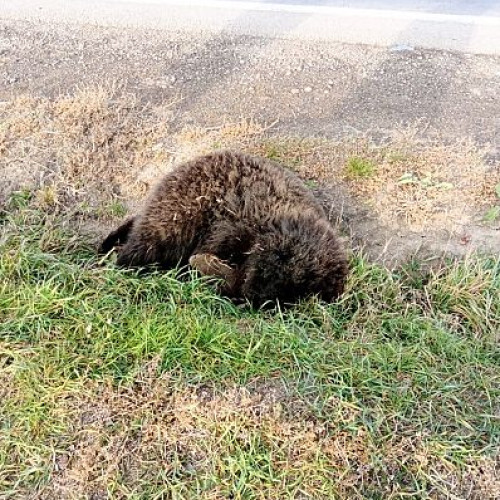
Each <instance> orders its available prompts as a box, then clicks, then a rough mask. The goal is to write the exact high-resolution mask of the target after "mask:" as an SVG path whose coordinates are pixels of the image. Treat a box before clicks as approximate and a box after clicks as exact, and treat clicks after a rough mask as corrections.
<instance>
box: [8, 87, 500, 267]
mask: <svg viewBox="0 0 500 500" xmlns="http://www.w3.org/2000/svg"><path fill="white" fill-rule="evenodd" d="M171 105H172V103H165V104H164V105H157V106H149V105H143V104H139V103H138V101H137V99H136V98H135V96H134V95H131V94H128V93H125V92H124V91H123V89H122V88H119V87H116V86H115V87H106V88H103V87H92V88H82V89H80V90H79V91H77V92H76V93H74V94H71V95H62V96H60V97H59V98H56V99H48V98H36V99H35V98H33V97H31V96H29V95H25V96H19V97H17V98H15V99H14V100H11V101H6V102H4V103H2V104H1V106H0V172H1V173H2V175H1V180H0V188H1V191H0V192H1V198H2V199H1V200H0V201H2V203H3V204H5V202H6V199H7V198H8V197H9V194H10V193H12V192H13V191H15V190H19V189H23V188H24V189H28V190H30V191H32V192H34V193H35V195H36V198H37V200H38V202H39V203H40V205H41V206H43V207H44V208H45V209H46V210H56V211H59V212H62V213H65V214H68V213H74V214H76V215H78V217H79V220H80V222H81V223H82V226H85V225H86V227H87V229H88V230H89V231H90V233H92V232H93V233H100V232H101V231H103V228H102V226H103V224H106V223H108V224H109V223H110V219H113V218H116V217H117V216H120V217H121V216H123V215H124V213H125V212H126V207H127V206H128V207H129V209H133V207H134V206H136V205H137V203H139V202H140V200H141V199H142V197H143V196H144V195H145V194H146V192H147V191H148V189H149V188H150V187H151V185H152V184H153V183H154V182H155V181H156V179H157V178H158V177H159V176H161V175H162V174H163V173H164V172H166V171H167V170H168V169H169V168H171V167H172V165H173V164H175V163H176V162H179V161H183V160H185V159H187V158H190V157H192V156H194V155H196V154H200V153H203V152H208V151H212V150H213V149H218V148H225V147H230V148H237V149H241V150H244V151H247V152H250V153H254V154H260V155H264V156H266V157H268V158H271V159H274V160H277V161H281V162H283V163H285V164H286V165H288V166H289V167H291V168H293V169H295V170H296V171H297V172H298V173H299V175H301V176H302V177H303V178H304V179H306V180H307V181H308V182H309V183H310V185H311V188H312V189H314V190H315V191H316V193H317V194H318V196H319V197H320V198H321V199H322V201H323V202H324V205H325V208H326V209H327V211H328V212H329V214H330V217H331V219H332V220H333V221H334V222H335V223H337V224H339V225H340V226H341V227H342V229H343V231H344V233H345V235H346V236H347V237H349V238H350V240H351V245H352V246H353V247H355V248H362V249H363V250H364V251H365V253H366V254H367V255H368V256H369V257H371V258H372V259H374V260H377V261H381V262H384V263H385V264H387V265H390V264H392V263H395V262H399V261H401V260H405V259H407V258H408V257H409V256H410V255H414V254H417V253H420V254H421V255H423V256H426V257H436V256H438V255H441V254H442V253H443V252H449V253H452V254H455V255H465V254H467V253H469V252H471V251H474V250H480V251H487V252H498V251H500V232H499V229H500V216H499V217H493V218H491V220H490V221H485V220H484V217H485V214H487V213H488V210H491V209H495V207H497V206H498V205H500V199H499V198H498V195H497V194H496V187H497V185H498V184H499V183H500V169H499V166H498V165H486V163H485V162H484V161H483V160H482V152H481V151H479V150H477V149H475V148H474V147H473V146H472V145H471V144H469V143H467V142H460V143H454V144H451V145H450V144H448V145H444V144H442V143H429V142H426V143H422V142H419V141H418V140H417V139H416V138H415V137H416V134H415V133H412V131H411V130H406V131H405V132H404V133H401V134H398V136H397V137H393V138H391V139H388V140H387V141H386V142H385V143H384V144H382V145H380V144H377V145H376V144H375V143H374V142H372V141H371V140H370V138H368V137H365V136H352V137H350V138H348V139H346V140H343V141H327V140H318V139H308V138H296V137H282V136H277V135H274V133H273V125H274V124H273V123H270V124H261V123H257V122H255V121H253V120H241V121H239V122H235V123H223V124H222V125H221V126H219V127H212V128H202V127H196V126H189V127H184V128H183V129H182V130H181V131H180V132H175V133H170V132H169V130H170V128H171V127H170V126H171V121H172V116H171V113H170V111H169V110H170V107H171ZM96 219H98V222H95V221H96ZM92 221H94V222H92Z"/></svg>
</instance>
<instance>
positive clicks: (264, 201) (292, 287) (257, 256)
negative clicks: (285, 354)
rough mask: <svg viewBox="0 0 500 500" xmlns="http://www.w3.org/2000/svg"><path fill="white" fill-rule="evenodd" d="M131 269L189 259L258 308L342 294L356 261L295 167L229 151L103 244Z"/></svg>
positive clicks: (192, 166) (198, 163)
mask: <svg viewBox="0 0 500 500" xmlns="http://www.w3.org/2000/svg"><path fill="white" fill-rule="evenodd" d="M116 245H121V246H120V247H119V249H118V257H117V263H118V265H119V266H124V267H148V266H150V265H155V266H158V267H160V268H162V269H171V268H175V267H176V266H184V265H187V264H188V263H189V264H190V265H191V266H192V267H194V268H195V269H197V270H198V271H199V272H200V273H201V274H203V275H209V276H212V277H215V278H219V279H220V280H221V288H220V291H221V292H222V293H223V294H224V295H226V296H228V297H230V298H233V299H242V298H243V299H246V300H248V301H250V302H251V303H252V304H253V305H255V306H262V305H263V304H264V303H266V302H268V301H271V302H275V301H278V302H279V303H282V304H289V303H294V302H296V301H297V300H299V299H301V298H303V297H307V296H310V295H318V296H319V297H320V298H321V299H323V300H325V301H333V300H335V299H336V298H338V297H339V296H340V294H341V293H342V292H343V289H344V285H345V281H346V277H347V273H348V265H347V258H346V255H345V253H344V251H343V249H342V247H341V245H340V242H339V239H338V237H337V235H336V233H335V231H334V229H333V227H332V225H331V224H330V222H329V221H328V219H327V217H326V215H325V212H324V210H323V208H322V206H321V204H320V203H319V202H318V201H317V199H316V198H315V197H314V195H313V194H312V192H311V191H310V190H309V188H308V187H307V186H306V185H305V184H304V183H303V182H302V181H301V180H300V179H299V178H298V177H297V176H296V175H295V174H293V173H292V172H291V171H289V170H287V169H285V168H284V167H282V166H281V165H279V164H277V163H275V162H272V161H270V160H267V159H264V158H259V157H252V156H248V155H245V154H242V153H237V152H231V151H220V152H214V153H211V154H207V155H205V156H200V157H197V158H195V159H193V160H191V161H188V162H186V163H183V164H181V165H179V166H177V167H176V168H175V169H174V170H173V171H172V172H170V173H168V174H167V175H166V176H165V177H164V178H163V179H162V180H161V181H160V182H159V184H158V185H157V186H156V188H155V189H154V190H153V191H152V193H151V195H150V197H149V200H148V201H147V203H146V204H145V206H144V208H143V210H142V211H141V213H140V214H139V215H136V216H135V217H132V218H131V219H128V220H127V221H125V222H124V223H123V224H122V225H121V226H120V227H119V228H118V229H117V230H115V231H113V232H112V233H111V234H110V235H109V236H108V237H107V238H106V239H105V240H104V241H103V243H102V244H101V246H100V252H101V253H107V252H109V251H110V250H111V249H112V248H113V247H114V246H116Z"/></svg>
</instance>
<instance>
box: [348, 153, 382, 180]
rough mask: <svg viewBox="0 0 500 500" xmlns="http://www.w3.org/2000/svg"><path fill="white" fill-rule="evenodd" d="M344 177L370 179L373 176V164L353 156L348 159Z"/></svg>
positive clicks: (374, 167) (374, 168)
mask: <svg viewBox="0 0 500 500" xmlns="http://www.w3.org/2000/svg"><path fill="white" fill-rule="evenodd" d="M345 170H346V175H347V176H348V177H350V178H353V179H356V178H358V177H371V176H372V175H374V174H375V170H376V166H375V164H374V163H373V162H372V161H370V160H367V159H364V158H359V157H357V156H354V157H352V158H349V160H348V161H347V165H346V167H345Z"/></svg>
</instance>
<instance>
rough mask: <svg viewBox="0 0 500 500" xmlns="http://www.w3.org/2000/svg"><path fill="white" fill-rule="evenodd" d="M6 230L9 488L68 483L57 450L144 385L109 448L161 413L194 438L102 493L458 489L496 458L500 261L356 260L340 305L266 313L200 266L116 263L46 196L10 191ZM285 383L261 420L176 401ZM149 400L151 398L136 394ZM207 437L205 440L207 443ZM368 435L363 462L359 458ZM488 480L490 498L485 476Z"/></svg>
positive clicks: (108, 427)
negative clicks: (87, 413)
mask: <svg viewBox="0 0 500 500" xmlns="http://www.w3.org/2000/svg"><path fill="white" fill-rule="evenodd" d="M0 223H1V224H2V225H1V226H0V229H1V231H2V236H1V239H0V241H1V247H0V384H1V385H2V388H0V491H4V492H6V498H10V497H13V498H14V497H16V496H17V497H23V495H27V492H30V493H31V494H33V493H34V492H36V491H40V492H42V493H43V491H45V490H46V489H47V488H48V490H47V491H54V490H51V489H50V488H52V487H53V483H54V480H55V479H54V478H56V477H57V471H55V469H54V460H55V459H54V457H66V456H69V455H71V453H70V452H69V451H68V450H70V449H71V447H72V446H73V447H75V446H77V447H78V446H79V445H80V444H81V443H80V439H82V435H85V436H87V434H85V433H86V432H88V431H89V430H88V428H87V427H85V426H84V427H83V429H84V431H85V432H83V431H82V426H83V424H82V423H81V419H82V415H81V412H82V409H81V408H83V407H84V406H85V405H84V402H87V403H88V401H89V400H90V401H95V402H96V404H98V403H99V404H101V399H102V398H103V396H102V394H103V393H106V391H107V390H109V391H111V392H110V393H109V394H113V395H114V396H113V397H114V398H115V399H113V401H115V402H114V403H113V404H112V403H109V404H108V403H106V404H108V405H109V408H111V409H113V408H114V407H115V406H114V405H118V406H120V405H122V404H123V401H124V400H127V401H128V400H129V399H130V396H129V393H130V391H132V393H134V394H136V396H134V397H133V398H132V399H131V400H130V401H131V402H130V405H131V406H130V408H129V409H127V410H124V409H122V410H120V411H118V410H117V411H116V415H115V417H113V418H111V420H110V423H106V424H102V426H101V427H99V428H98V431H99V436H100V439H101V441H99V443H100V444H99V447H98V448H99V450H101V451H99V453H101V452H102V450H103V449H105V450H108V448H109V449H110V450H114V448H113V446H114V445H113V443H114V442H115V441H113V440H117V439H119V438H120V439H124V440H125V441H124V442H126V443H129V445H130V447H131V448H130V450H132V449H135V448H133V446H132V444H133V443H138V442H141V443H143V442H145V437H144V436H145V435H146V431H145V429H149V427H148V426H149V425H152V424H151V422H152V419H153V420H154V418H156V417H155V415H157V414H161V415H167V416H168V418H174V420H173V421H172V422H173V423H170V424H168V425H169V427H167V428H168V429H169V430H168V432H173V430H172V428H177V427H176V426H181V427H179V428H181V430H182V433H181V434H182V436H183V437H182V439H181V441H179V443H180V444H176V445H175V446H174V447H173V448H171V449H170V448H169V450H170V451H168V453H167V452H166V451H165V449H164V446H166V445H162V443H163V441H162V439H161V435H160V434H158V436H157V438H156V439H153V441H152V444H150V445H148V446H149V447H146V445H143V447H141V448H140V449H141V455H140V460H139V459H138V460H139V461H138V464H139V465H137V464H136V466H137V467H138V469H139V470H140V471H142V472H141V474H142V475H141V474H138V475H137V474H136V475H134V474H132V473H131V472H130V470H131V469H130V468H125V467H124V466H123V467H122V466H120V467H122V468H120V467H118V468H117V469H116V471H115V469H112V472H109V470H108V469H106V470H107V471H108V472H106V474H104V473H102V474H101V476H99V475H97V476H96V477H100V478H101V479H94V480H93V482H92V481H91V480H90V479H85V480H82V481H83V482H81V483H78V484H79V487H81V488H83V490H81V491H80V490H78V491H80V492H82V491H83V493H82V495H81V497H82V498H84V497H85V494H88V495H91V493H89V491H90V492H94V493H95V492H96V491H101V490H102V488H104V491H106V492H107V493H106V494H107V495H109V497H110V498H124V497H129V498H155V495H157V497H158V498H160V497H161V495H162V492H163V494H164V495H165V497H166V498H242V499H243V498H244V499H246V498H271V497H272V496H273V495H276V496H274V498H325V499H326V498H388V497H387V495H388V492H391V491H392V494H393V496H392V497H391V498H404V497H405V495H413V497H415V498H428V497H432V495H434V497H436V495H437V494H438V493H440V494H443V491H445V492H446V491H447V488H450V487H451V486H450V484H451V483H453V484H455V486H454V487H456V488H461V487H462V486H460V485H461V481H462V480H463V481H465V479H464V478H466V477H469V476H470V474H471V472H470V471H471V470H475V469H474V468H475V467H479V465H478V464H480V463H482V461H491V460H494V457H495V454H498V449H499V446H500V426H499V423H500V422H499V419H498V411H499V401H500V375H499V373H500V370H499V368H500V350H499V332H500V296H499V293H498V290H499V289H500V261H499V260H498V259H495V258H488V257H479V256H476V257H470V258H469V259H467V260H466V261H462V262H450V263H449V264H448V265H447V266H445V267H444V269H443V270H441V271H439V272H427V271H424V270H423V269H421V267H420V264H419V263H418V262H410V263H409V264H408V265H407V266H405V267H403V268H400V269H398V270H396V271H392V272H391V271H388V270H386V269H384V268H382V267H379V266H377V265H372V264H370V263H368V262H367V261H366V260H365V259H364V258H363V256H356V257H354V258H353V261H352V276H351V279H350V283H349V288H348V291H347V293H346V294H345V296H344V297H343V299H342V300H341V301H340V302H339V303H338V304H335V305H326V304H323V303H320V302H317V301H315V300H310V301H307V302H304V303H302V304H299V305H298V306H296V307H294V308H292V309H291V310H288V311H286V312H282V311H279V310H276V311H268V312H259V311H255V310H250V309H241V308H237V307H235V306H234V305H232V304H231V303H229V302H228V301H225V300H223V299H221V298H219V297H218V296H216V295H215V294H214V293H213V292H212V291H211V289H210V288H209V287H208V285H207V284H206V283H204V282H203V281H202V280H200V279H197V278H195V277H194V276H184V279H178V278H179V274H178V273H176V272H170V273H164V274H151V275H147V276H137V275H136V274H134V273H133V272H126V271H120V270H117V269H116V268H114V267H113V265H112V263H111V262H109V261H100V260H98V259H97V257H96V256H95V255H94V252H93V249H92V248H90V247H89V246H88V245H87V244H86V243H85V241H80V240H79V239H78V238H76V237H75V235H74V234H72V233H71V232H70V231H69V230H66V229H64V228H65V227H66V225H65V224H64V220H63V219H61V218H57V217H54V216H50V215H44V214H43V213H41V212H40V211H37V210H36V209H34V208H32V207H31V205H30V197H29V196H27V195H26V194H22V195H17V196H16V197H14V198H13V200H12V203H11V206H10V211H9V215H6V216H5V217H4V219H3V221H2V222H0ZM68 227H71V225H68ZM151 363H153V365H151ZM147 366H153V373H152V375H151V376H150V378H149V379H148V380H149V382H148V384H149V385H151V386H154V381H155V380H159V379H161V378H162V377H164V376H165V375H166V374H168V376H169V377H170V378H169V380H170V382H169V384H170V385H169V386H168V387H169V388H168V390H166V389H162V390H165V391H166V392H165V393H163V392H162V393H161V395H159V392H154V389H151V391H153V392H152V393H151V394H152V395H149V396H147V397H146V396H144V394H143V392H141V391H146V390H149V389H147V388H144V389H140V390H139V389H137V388H138V387H139V388H140V387H142V386H141V385H140V383H139V382H140V380H142V379H141V377H143V373H144V369H145V367H147ZM138 381H139V382H138ZM276 381H279V383H280V384H283V385H284V386H286V387H288V388H289V391H288V392H287V397H286V398H285V399H283V401H281V403H280V404H279V405H278V406H279V407H280V408H281V409H280V413H279V415H275V413H273V412H274V411H278V410H274V406H273V410H272V411H271V410H269V409H266V408H267V407H263V408H264V409H262V408H261V409H260V410H259V411H260V412H263V413H259V414H258V415H257V416H256V415H255V414H254V412H253V410H252V408H253V407H252V408H250V409H248V408H247V407H246V406H245V405H243V404H241V408H242V409H241V413H240V410H239V408H240V406H238V405H236V406H235V407H234V408H233V409H232V410H231V412H229V414H228V415H229V416H228V415H226V414H223V415H222V416H221V415H219V414H218V413H216V414H215V415H216V416H213V415H212V413H209V412H217V411H219V410H218V409H217V408H211V407H206V406H204V405H203V404H201V403H199V402H198V403H197V405H198V406H196V408H195V409H194V410H193V409H192V408H193V406H192V405H191V406H190V404H191V403H190V404H187V405H184V406H183V405H180V406H178V407H177V406H176V404H178V403H175V402H172V400H171V399H170V398H172V397H173V396H172V394H177V393H180V394H197V391H199V390H201V388H203V387H210V388H211V390H213V391H215V392H214V394H216V395H218V396H217V397H219V398H220V402H221V403H220V404H221V405H222V407H224V405H225V404H228V403H227V396H226V395H227V390H228V388H231V387H234V386H236V387H252V384H257V386H258V385H259V384H264V385H266V384H269V383H273V384H275V383H277V382H276ZM106 388H108V389H106ZM2 391H3V392H2ZM137 391H138V392H137ZM169 391H170V392H169ZM106 394H107V393H106ZM262 395H263V397H264V396H265V395H266V390H265V389H264V390H263V391H262ZM214 397H216V396H214ZM127 398H129V399H127ZM135 398H137V401H142V403H140V404H139V403H137V406H134V403H135ZM141 398H142V399H141ZM72 401H77V404H73V403H71V402H72ZM153 401H156V402H158V401H161V404H160V403H158V406H154V404H153ZM197 401H198V400H197ZM167 402H168V404H170V405H173V408H174V413H173V415H176V414H178V413H179V414H184V413H186V412H187V413H189V419H188V420H189V422H190V423H189V425H188V427H186V428H188V430H189V432H188V431H185V428H184V427H182V425H184V424H182V422H181V419H180V417H178V420H175V417H171V416H169V415H171V414H170V413H168V412H167V411H166V410H165V408H166V407H167V406H168V404H167ZM87 403H85V404H87ZM155 404H157V403H155ZM259 404H260V403H259ZM106 408H108V406H106ZM120 408H121V406H120ZM176 408H178V410H175V409H176ZM186 408H187V409H186ZM207 408H209V409H207ZM210 408H211V409H210ZM259 408H260V407H259ZM276 408H277V406H276ZM109 411H111V414H114V413H113V411H114V410H113V411H112V410H109ZM183 412H184V413H183ZM207 412H208V413H207ZM266 412H268V413H266ZM224 415H225V416H224ZM259 415H260V416H259ZM262 415H264V416H262ZM167 416H165V417H164V418H165V419H166V420H165V422H167V420H168V418H167ZM186 418H187V417H186ZM79 419H80V420H79ZM78 422H80V423H78ZM106 422H107V421H106ZM175 422H177V423H175ZM311 422H314V425H315V426H319V427H321V428H322V429H324V430H323V431H322V432H324V435H323V437H322V438H321V439H320V438H318V440H316V438H314V439H313V438H309V437H308V438H307V439H311V443H314V445H313V444H308V445H307V446H306V445H302V444H300V443H301V442H300V443H298V442H296V441H294V436H295V435H302V434H300V433H301V432H303V433H304V436H306V435H307V436H309V434H307V432H309V431H307V432H306V430H307V429H309V426H310V425H312V424H311ZM181 424H182V425H181ZM92 425H93V424H92ZM155 425H156V426H157V427H155V429H157V432H159V431H158V429H164V428H163V427H161V425H160V424H155ZM186 425H187V424H186ZM287 426H289V427H290V428H291V429H292V431H291V434H290V435H288V434H286V432H285V431H284V430H283V429H285V428H288V427H287ZM171 427H172V428H171ZM92 428H93V427H92ZM78 429H80V431H78ZM293 429H295V431H294V430H293ZM94 430H95V429H94ZM299 431H300V432H299ZM79 432H80V433H79ZM95 432H97V431H95ZM162 432H163V431H162ZM164 432H167V431H166V430H164ZM179 432H181V431H179ZM196 432H202V434H200V436H205V438H196V439H194V441H192V440H191V439H192V435H193V433H194V435H195V434H196ZM82 433H83V434H82ZM203 433H205V434H203ZM89 435H90V434H89ZM138 436H142V437H141V438H140V439H139V437H138ZM242 436H243V437H242ZM283 436H288V437H283ZM341 438H342V439H343V440H344V441H345V443H347V444H345V445H342V446H340V448H339V449H340V450H341V451H340V452H339V453H341V452H342V453H345V454H346V455H345V460H343V461H340V462H338V463H337V462H336V461H335V460H336V459H335V457H336V455H335V454H333V455H332V453H333V452H332V453H330V452H329V451H328V450H329V448H328V446H329V444H328V443H337V441H338V440H340V439H341ZM176 439H179V438H176ZM304 440H306V438H305V437H304ZM167 441H168V440H167ZM344 441H342V443H344ZM358 441H359V442H360V443H362V444H360V445H359V446H361V448H362V449H361V450H360V451H359V457H358V456H357V455H356V453H357V452H356V453H354V452H352V450H351V451H349V450H350V448H349V446H352V447H354V448H355V445H356V443H358ZM304 442H305V441H304ZM79 443H80V444H79ZM131 443H132V444H131ZM182 443H184V444H182ZM112 445H113V446H112ZM82 446H83V445H82ZM124 446H125V445H124ZM127 446H128V445H127ZM134 446H139V445H138V444H136V445H134ZM356 446H357V445H356ZM87 447H88V446H87ZM310 447H312V449H314V450H316V451H315V453H314V454H310V455H308V454H307V449H309V448H310ZM315 447H316V448H315ZM83 449H85V447H84V448H83ZM120 449H121V448H120ZM124 449H126V450H129V448H126V447H125V448H124ZM356 449H357V448H356ZM117 450H118V448H117ZM96 453H98V452H96ZM120 453H122V455H123V453H124V452H123V450H122V451H121V452H118V451H116V452H115V454H116V456H122V455H120ZM363 453H366V454H367V455H366V456H367V457H368V458H366V457H365V458H364V459H362V455H363ZM68 454H69V455H68ZM111 455H113V453H111ZM129 455H130V456H132V455H133V453H132V451H129V452H128V454H125V455H123V457H122V458H121V459H120V460H122V461H124V463H125V462H126V460H128V458H127V457H128V456H129ZM423 455H425V457H424V458H425V459H424V458H422V456H423ZM106 457H107V458H103V457H101V460H102V461H104V462H105V463H108V462H106V460H108V461H111V458H109V456H108V455H106ZM297 457H299V458H297ZM300 457H302V458H300ZM303 457H306V458H303ZM416 457H417V458H416ZM418 457H420V458H418ZM73 460H75V459H73ZM96 460H97V459H96ZM130 460H131V459H130ZM97 462H98V461H97ZM97 462H96V463H97ZM70 463H73V464H74V462H70ZM119 463H120V464H122V462H119ZM192 463H194V464H197V463H203V466H198V465H192ZM190 464H191V465H190ZM75 467H76V466H75ZM363 467H364V469H363ZM134 470H135V469H134ZM113 471H114V472H113ZM360 471H361V472H360ZM363 471H364V472H363ZM467 474H469V476H467ZM103 478H104V479H103ZM450 478H455V480H452V479H450ZM457 478H458V479H457ZM494 479H495V478H494ZM498 479H499V478H498V477H496V479H495V480H496V481H498ZM457 484H458V485H459V486H457ZM497 484H498V483H497ZM82 485H83V486H82ZM473 486H474V488H476V489H477V490H478V491H482V490H480V488H481V483H480V480H479V479H477V480H476V482H475V483H474V484H473ZM72 487H74V485H73V486H72ZM85 488H87V489H85ZM92 488H94V489H92ZM99 488H100V489H99ZM463 488H466V485H465V486H463ZM457 491H458V490H457ZM464 491H465V489H464ZM214 492H217V494H218V495H219V496H210V495H215V493H214ZM273 492H274V493H273ZM436 492H437V493H436ZM52 494H53V493H52ZM47 495H48V496H47V498H51V497H50V495H49V494H47ZM59 495H62V493H59ZM169 495H170V496H169ZM231 495H232V496H231ZM300 495H303V496H302V497H301V496H300ZM438 496H439V495H438ZM57 497H58V498H62V497H63V496H57ZM52 498H55V497H54V496H52ZM443 498H444V497H443ZM483 498H489V497H488V496H483ZM491 498H493V497H491Z"/></svg>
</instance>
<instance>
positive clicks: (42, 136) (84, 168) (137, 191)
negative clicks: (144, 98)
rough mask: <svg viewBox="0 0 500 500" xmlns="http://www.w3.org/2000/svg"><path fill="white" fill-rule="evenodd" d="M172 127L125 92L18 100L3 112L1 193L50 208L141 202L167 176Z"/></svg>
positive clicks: (1, 109) (88, 92) (98, 90)
mask: <svg viewBox="0 0 500 500" xmlns="http://www.w3.org/2000/svg"><path fill="white" fill-rule="evenodd" d="M167 133H168V124H167V123H161V122H159V121H158V120H157V119H155V117H154V114H153V113H152V111H151V110H150V109H148V108H147V107H146V108H145V107H144V106H142V105H139V103H138V102H137V101H136V99H135V98H134V96H131V95H124V94H123V93H120V92H119V89H112V88H106V89H105V88H93V89H89V88H84V89H81V90H80V91H78V92H76V93H75V94H74V95H69V96H64V95H63V96H61V97H60V98H59V99H56V100H54V101H52V100H47V99H34V98H30V97H25V96H23V97H19V98H17V99H15V100H13V101H11V102H7V103H4V104H3V105H2V107H0V171H1V172H2V174H3V175H2V179H1V180H0V186H1V188H2V189H1V190H2V193H3V196H7V195H8V193H10V192H12V191H14V190H19V189H20V188H27V189H32V190H33V189H35V190H40V191H41V193H40V197H41V200H42V201H44V202H45V203H47V204H52V205H55V206H63V207H66V208H67V207H68V206H72V205H74V204H75V203H76V202H81V201H82V200H85V201H86V202H88V203H91V204H92V205H96V204H98V203H100V202H103V201H109V200H111V199H113V198H114V197H117V196H119V197H123V198H130V197H137V196H141V195H143V194H144V193H145V191H146V190H147V189H148V187H149V181H151V179H148V172H151V171H154V175H153V177H156V176H157V175H158V171H159V170H160V169H163V166H164V165H165V162H166V161H167V160H168V159H169V157H170V154H169V153H168V151H167V150H166V148H164V147H162V145H163V142H162V141H164V140H165V138H166V137H167Z"/></svg>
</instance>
